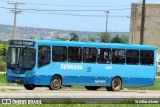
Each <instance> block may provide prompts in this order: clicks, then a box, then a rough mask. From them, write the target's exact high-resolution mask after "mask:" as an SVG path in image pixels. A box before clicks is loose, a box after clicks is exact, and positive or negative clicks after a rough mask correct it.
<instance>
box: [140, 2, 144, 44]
mask: <svg viewBox="0 0 160 107" xmlns="http://www.w3.org/2000/svg"><path fill="white" fill-rule="evenodd" d="M144 24H145V0H143V4H142V17H141V32H140V44H141V45H142V44H143V43H144Z"/></svg>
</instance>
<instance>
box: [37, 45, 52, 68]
mask: <svg viewBox="0 0 160 107" xmlns="http://www.w3.org/2000/svg"><path fill="white" fill-rule="evenodd" d="M50 52H51V49H50V47H49V46H45V45H40V46H38V67H42V66H45V65H47V64H49V63H50V56H51V55H50V54H51V53H50Z"/></svg>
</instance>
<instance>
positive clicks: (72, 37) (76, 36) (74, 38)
mask: <svg viewBox="0 0 160 107" xmlns="http://www.w3.org/2000/svg"><path fill="white" fill-rule="evenodd" d="M70 35H71V39H70V41H79V38H78V35H77V34H76V33H74V32H72V33H70Z"/></svg>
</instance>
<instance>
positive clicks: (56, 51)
mask: <svg viewBox="0 0 160 107" xmlns="http://www.w3.org/2000/svg"><path fill="white" fill-rule="evenodd" d="M66 58H67V48H66V47H64V46H53V48H52V60H53V61H55V62H65V61H66V60H67V59H66Z"/></svg>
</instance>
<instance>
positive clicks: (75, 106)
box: [0, 104, 160, 107]
mask: <svg viewBox="0 0 160 107" xmlns="http://www.w3.org/2000/svg"><path fill="white" fill-rule="evenodd" d="M37 106H38V107H135V106H136V107H153V106H154V107H159V106H160V104H42V105H27V104H25V105H0V107H37Z"/></svg>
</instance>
